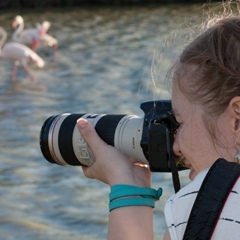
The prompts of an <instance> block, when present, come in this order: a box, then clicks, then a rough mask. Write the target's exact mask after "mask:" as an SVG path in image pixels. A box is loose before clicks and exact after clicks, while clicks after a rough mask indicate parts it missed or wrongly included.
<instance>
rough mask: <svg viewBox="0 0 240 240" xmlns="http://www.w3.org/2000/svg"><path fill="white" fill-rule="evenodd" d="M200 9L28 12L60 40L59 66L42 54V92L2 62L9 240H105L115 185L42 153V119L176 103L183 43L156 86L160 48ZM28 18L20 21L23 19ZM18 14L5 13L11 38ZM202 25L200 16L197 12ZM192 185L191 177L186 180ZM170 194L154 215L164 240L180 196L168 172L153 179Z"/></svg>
mask: <svg viewBox="0 0 240 240" xmlns="http://www.w3.org/2000/svg"><path fill="white" fill-rule="evenodd" d="M193 9H195V7H194V6H191V5H188V6H171V5H167V6H166V7H165V6H162V7H157V8H130V9H109V8H105V9H79V10H69V11H64V12H61V11H46V12H41V13H32V12H25V13H24V14H22V15H23V17H24V19H25V23H26V24H25V26H26V27H30V26H33V25H34V24H35V23H36V22H41V21H43V20H49V21H50V22H51V23H52V26H51V29H50V31H49V32H50V33H51V35H53V36H54V37H56V38H57V39H58V41H59V52H58V53H57V62H55V63H54V62H52V59H51V50H50V49H46V48H41V49H39V51H38V52H39V55H41V56H42V57H43V58H44V59H45V60H46V62H47V64H46V67H45V68H44V70H39V69H37V68H34V70H33V71H34V74H35V76H36V77H37V79H38V80H39V83H38V84H35V85H34V84H32V83H30V82H29V79H28V78H27V76H26V74H25V72H24V71H20V75H19V79H18V82H16V83H15V84H12V83H11V82H10V81H9V76H10V73H11V68H12V65H11V63H9V62H5V61H3V60H1V62H0V63H1V64H0V72H1V82H0V100H1V103H0V138H1V141H0V153H1V168H0V173H1V174H0V192H1V196H2V197H1V199H0V206H1V211H0V231H1V237H2V238H3V239H5V240H13V239H19V240H26V239H34V240H46V239H48V240H50V239H59V240H61V239H62V240H68V239H69V240H70V239H81V240H85V239H86V240H95V239H98V240H101V239H106V232H107V227H106V224H107V221H108V218H107V211H108V206H107V204H108V195H107V194H108V190H109V189H108V187H107V186H105V185H103V184H101V183H97V182H95V181H91V180H88V179H86V178H85V177H84V176H83V174H82V172H81V169H80V168H78V167H60V166H56V165H52V164H49V163H48V162H47V161H45V160H44V159H43V157H42V155H41V153H40V150H39V144H38V136H39V132H40V128H41V125H42V123H43V121H44V120H45V119H46V118H47V117H49V116H50V115H54V114H59V113H61V112H78V113H84V112H96V113H124V114H137V115H141V114H142V112H141V110H140V109H139V105H140V103H141V102H143V101H148V100H152V99H156V98H165V97H169V94H168V93H167V91H166V86H165V85H163V81H162V78H161V77H162V76H164V75H165V72H166V69H167V68H168V67H169V65H170V64H171V62H172V61H173V59H174V57H175V55H176V53H177V51H178V46H180V47H182V45H183V39H181V38H180V35H179V38H178V39H177V44H176V46H177V47H176V46H174V47H172V48H168V49H165V52H164V57H163V58H162V63H161V66H160V69H159V72H160V75H158V77H159V76H160V77H159V78H157V79H156V84H157V86H158V87H157V89H156V88H155V87H154V84H153V82H152V76H151V65H152V56H153V52H154V49H155V48H159V47H160V46H166V37H167V36H169V35H170V33H171V32H172V31H176V32H177V30H178V29H179V24H180V23H181V21H182V18H180V16H182V15H188V14H189V13H191V12H192V11H193ZM16 14H19V13H16ZM16 14H14V13H6V14H2V15H1V17H0V20H1V25H2V26H3V27H4V28H5V29H6V30H7V31H8V33H9V37H10V36H11V33H12V31H13V30H12V29H11V28H10V24H11V21H12V19H13V17H14V16H15V15H16ZM194 18H195V19H196V21H197V19H198V14H196V13H194ZM184 179H185V177H184V174H183V180H184ZM153 181H154V184H155V185H158V184H161V186H162V187H163V189H164V196H163V197H162V198H161V201H160V203H159V204H157V207H156V209H155V216H154V217H155V235H156V238H160V236H162V235H163V232H164V228H165V223H164V219H163V214H162V211H163V205H164V201H165V200H166V199H167V198H168V196H169V195H170V194H172V193H173V189H172V183H171V176H170V175H169V174H154V177H153Z"/></svg>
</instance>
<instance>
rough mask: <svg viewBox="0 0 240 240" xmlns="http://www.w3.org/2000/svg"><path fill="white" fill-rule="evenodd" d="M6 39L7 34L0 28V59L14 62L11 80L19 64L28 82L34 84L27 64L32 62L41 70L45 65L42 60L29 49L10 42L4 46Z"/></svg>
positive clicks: (13, 78) (14, 76) (14, 77)
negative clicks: (25, 73)
mask: <svg viewBox="0 0 240 240" xmlns="http://www.w3.org/2000/svg"><path fill="white" fill-rule="evenodd" d="M6 39H7V32H6V31H5V30H4V29H3V28H2V27H0V58H3V59H7V60H12V61H14V68H13V72H12V78H11V79H12V80H15V79H16V75H17V67H18V65H19V64H21V65H22V66H23V67H24V69H25V70H26V72H27V74H28V76H29V78H30V80H31V81H32V82H36V78H35V77H34V76H33V74H32V73H31V70H30V68H29V66H28V62H33V63H35V64H36V65H37V66H38V67H40V68H42V67H43V66H44V65H45V62H44V60H43V59H42V58H41V57H39V56H38V55H37V54H36V53H35V52H34V51H32V50H31V49H30V48H28V47H27V46H24V45H22V44H20V43H14V42H10V43H6V44H5V45H4V43H5V41H6ZM3 45H4V46H3Z"/></svg>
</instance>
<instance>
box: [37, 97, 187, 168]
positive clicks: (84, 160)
mask: <svg viewBox="0 0 240 240" xmlns="http://www.w3.org/2000/svg"><path fill="white" fill-rule="evenodd" d="M140 108H141V109H142V111H143V112H144V116H143V117H139V116H136V115H128V114H92V113H91V114H90V113H83V114H79V113H76V114H71V113H64V114H60V115H55V116H51V117H49V118H48V119H46V120H45V122H44V123H43V126H42V128H41V132H40V148H41V152H42V154H43V156H44V157H45V158H46V160H47V161H49V162H50V163H55V164H59V165H63V166H64V165H74V166H91V165H92V164H93V163H94V161H95V159H94V155H93V153H92V151H91V149H90V148H89V146H88V145H87V143H86V142H85V141H84V139H83V138H82V136H81V135H80V133H79V131H78V128H77V125H76V121H77V119H79V118H80V117H81V118H85V119H87V120H88V121H89V122H91V124H92V125H93V126H94V127H95V129H96V131H97V133H98V135H99V136H100V137H101V138H102V139H103V140H104V141H105V142H106V143H107V144H110V145H112V146H114V147H116V148H117V149H119V150H120V151H122V152H123V153H125V154H126V155H127V156H129V157H131V158H133V159H135V160H136V161H137V162H140V163H144V164H148V165H149V167H150V170H151V171H152V172H173V168H175V169H176V170H177V171H178V170H182V169H185V167H184V164H182V163H177V161H176V157H175V156H174V154H173V151H172V146H173V140H174V136H175V133H176V130H177V127H178V124H177V122H176V120H175V118H174V115H173V114H172V106H171V101H169V100H157V101H148V102H144V103H142V104H141V105H140ZM109 161H111V159H109Z"/></svg>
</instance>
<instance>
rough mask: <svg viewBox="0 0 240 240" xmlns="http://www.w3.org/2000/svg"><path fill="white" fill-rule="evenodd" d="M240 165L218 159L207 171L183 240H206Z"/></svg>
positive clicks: (237, 175)
mask: <svg viewBox="0 0 240 240" xmlns="http://www.w3.org/2000/svg"><path fill="white" fill-rule="evenodd" d="M239 176H240V165H239V164H237V163H233V162H227V161H226V160H224V159H218V160H217V161H216V162H215V163H214V164H213V165H212V167H211V168H210V169H209V171H208V173H207V175H206V177H205V179H204V181H203V183H202V185H201V187H200V190H199V192H198V195H197V198H196V200H195V202H194V205H193V208H192V211H191V213H190V217H189V220H188V224H187V227H186V230H185V233H184V236H183V240H208V239H211V236H212V234H213V232H214V229H215V227H216V225H217V222H218V218H219V216H220V214H221V211H222V209H223V207H224V204H225V202H226V200H227V198H228V195H229V193H230V192H231V190H232V188H233V186H234V184H235V183H236V181H237V180H238V178H239Z"/></svg>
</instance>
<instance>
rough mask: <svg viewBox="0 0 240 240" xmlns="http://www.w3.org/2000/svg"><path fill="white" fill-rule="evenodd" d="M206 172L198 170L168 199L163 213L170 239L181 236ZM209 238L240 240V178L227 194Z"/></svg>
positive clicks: (178, 239)
mask: <svg viewBox="0 0 240 240" xmlns="http://www.w3.org/2000/svg"><path fill="white" fill-rule="evenodd" d="M207 172H208V170H204V171H202V172H200V173H199V174H198V175H197V176H196V177H195V179H194V180H193V181H192V182H191V183H190V184H188V185H187V186H185V187H183V188H182V189H181V190H180V191H179V192H177V193H176V194H175V195H173V196H172V197H170V198H169V199H168V201H167V203H166V205H165V210H164V213H165V219H166V223H167V227H168V230H169V233H170V237H171V240H181V239H182V238H183V235H184V232H185V229H186V226H187V222H188V218H189V215H190V212H191V209H192V206H193V204H194V201H195V199H196V196H197V194H198V191H199V188H200V186H201V184H202V181H203V179H204V178H205V176H206V174H207ZM211 239H212V240H221V239H222V240H228V239H231V240H240V179H238V181H237V183H236V184H235V186H234V187H233V189H232V191H231V193H230V194H229V197H228V199H227V202H226V203H225V206H224V208H223V210H222V213H221V215H220V218H219V220H218V223H217V226H216V228H215V230H214V233H213V236H212V238H211Z"/></svg>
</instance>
